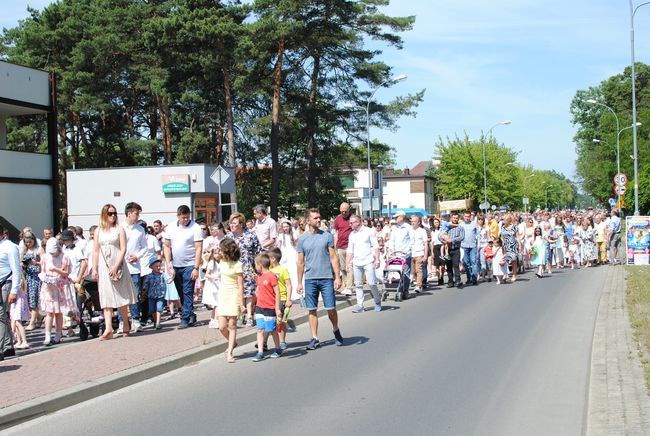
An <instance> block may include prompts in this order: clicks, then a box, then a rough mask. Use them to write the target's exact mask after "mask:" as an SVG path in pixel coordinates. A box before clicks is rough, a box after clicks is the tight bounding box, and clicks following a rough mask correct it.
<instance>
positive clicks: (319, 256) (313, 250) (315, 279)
mask: <svg viewBox="0 0 650 436" xmlns="http://www.w3.org/2000/svg"><path fill="white" fill-rule="evenodd" d="M306 219H307V225H308V226H309V228H308V229H307V231H306V232H305V233H303V234H302V236H301V237H300V238H299V239H298V246H297V247H296V250H297V251H298V285H297V286H296V291H297V292H298V294H301V295H302V293H303V286H302V280H303V277H304V279H305V288H304V293H305V303H306V306H307V310H309V327H310V329H311V336H312V338H311V340H310V341H309V344H308V345H307V349H308V350H315V349H316V348H318V347H320V341H319V340H318V316H317V315H316V310H317V309H318V295H319V294H320V295H321V296H322V297H323V306H324V308H325V310H327V316H328V317H329V319H330V322H331V323H332V330H334V338H335V343H336V345H338V346H341V345H343V337H342V336H341V331H340V330H339V327H338V322H339V320H338V314H337V313H336V298H335V297H334V290H338V289H339V288H340V287H341V279H340V275H339V274H340V270H339V259H338V256H337V254H336V250H335V249H334V237H333V236H332V234H331V233H329V232H324V231H322V230H321V229H320V212H319V211H318V209H309V211H308V212H307V216H306Z"/></svg>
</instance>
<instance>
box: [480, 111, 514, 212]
mask: <svg viewBox="0 0 650 436" xmlns="http://www.w3.org/2000/svg"><path fill="white" fill-rule="evenodd" d="M510 123H511V121H510V120H506V121H500V122H498V123H496V124H495V125H494V126H492V127H490V129H489V130H488V131H487V135H486V137H488V136H489V137H491V136H492V130H493V129H494V128H495V127H497V126H507V125H508V124H510ZM481 142H483V206H484V208H483V209H484V210H485V212H487V208H488V201H487V163H486V158H485V138H484V139H483V141H481Z"/></svg>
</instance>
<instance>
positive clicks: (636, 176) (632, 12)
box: [630, 0, 650, 215]
mask: <svg viewBox="0 0 650 436" xmlns="http://www.w3.org/2000/svg"><path fill="white" fill-rule="evenodd" d="M648 4H650V2H644V3H641V4H639V5H638V6H636V7H635V6H634V5H633V4H632V0H630V50H631V55H632V131H633V132H634V133H633V137H632V144H633V147H634V151H633V153H634V215H639V159H638V157H639V155H638V154H637V143H636V128H637V125H638V124H637V121H636V84H635V81H636V74H635V65H634V16H635V15H636V11H638V10H639V8H640V7H641V6H645V5H648Z"/></svg>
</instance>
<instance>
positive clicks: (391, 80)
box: [366, 74, 407, 218]
mask: <svg viewBox="0 0 650 436" xmlns="http://www.w3.org/2000/svg"><path fill="white" fill-rule="evenodd" d="M406 77H407V76H406V74H400V75H399V76H395V77H391V78H390V79H388V80H386V81H385V82H383V83H382V84H381V85H379V86H378V87H376V88H375V89H374V90H373V91H372V93H371V94H370V97H368V102H367V103H366V146H367V147H368V197H369V200H370V218H372V217H373V210H372V197H373V192H372V169H371V168H370V102H371V101H372V98H373V97H374V96H375V93H376V92H377V91H378V90H379V88H382V87H383V86H384V85H387V84H389V83H395V82H400V81H402V80H404V79H406Z"/></svg>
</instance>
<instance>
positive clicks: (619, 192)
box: [614, 185, 627, 195]
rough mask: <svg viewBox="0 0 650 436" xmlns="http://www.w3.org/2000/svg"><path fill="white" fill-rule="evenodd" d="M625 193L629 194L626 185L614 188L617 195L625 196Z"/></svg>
mask: <svg viewBox="0 0 650 436" xmlns="http://www.w3.org/2000/svg"><path fill="white" fill-rule="evenodd" d="M625 192H627V188H626V187H625V185H619V186H614V193H616V194H617V195H625Z"/></svg>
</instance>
